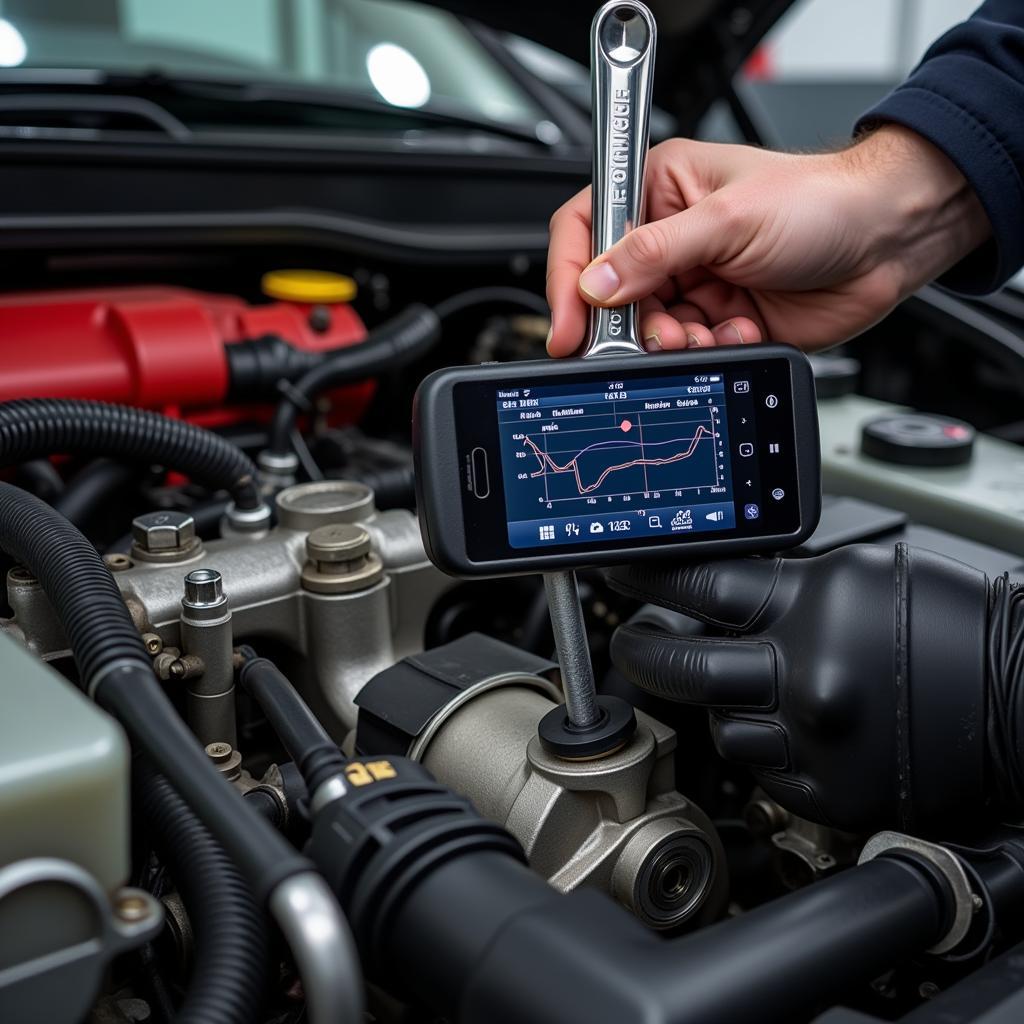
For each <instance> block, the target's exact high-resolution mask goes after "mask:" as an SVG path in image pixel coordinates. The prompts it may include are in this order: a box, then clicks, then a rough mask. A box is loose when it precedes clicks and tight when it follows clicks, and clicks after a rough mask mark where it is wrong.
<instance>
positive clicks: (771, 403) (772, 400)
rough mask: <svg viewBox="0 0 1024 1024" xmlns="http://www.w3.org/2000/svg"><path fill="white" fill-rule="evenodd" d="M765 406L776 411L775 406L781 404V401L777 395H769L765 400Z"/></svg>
mask: <svg viewBox="0 0 1024 1024" xmlns="http://www.w3.org/2000/svg"><path fill="white" fill-rule="evenodd" d="M764 404H765V405H767V406H768V408H769V409H774V408H775V406H777V405H778V404H779V400H778V398H777V397H776V396H775V395H768V396H767V397H766V398H765V400H764Z"/></svg>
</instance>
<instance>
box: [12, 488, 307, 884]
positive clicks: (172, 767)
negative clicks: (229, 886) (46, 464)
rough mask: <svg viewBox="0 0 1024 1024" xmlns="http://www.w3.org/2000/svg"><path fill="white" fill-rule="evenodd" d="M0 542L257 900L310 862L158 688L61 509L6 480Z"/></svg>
mask: <svg viewBox="0 0 1024 1024" xmlns="http://www.w3.org/2000/svg"><path fill="white" fill-rule="evenodd" d="M0 548H2V549H3V550H5V551H6V552H7V553H8V554H10V555H11V556H13V557H14V558H15V559H16V560H17V561H18V562H19V563H20V564H21V565H23V566H24V567H25V568H27V569H28V570H29V571H30V572H31V573H32V574H33V575H34V576H35V577H36V578H37V579H38V580H39V582H40V585H41V586H42V589H43V592H44V593H45V594H46V596H47V597H48V598H49V600H50V603H51V604H52V605H53V609H54V612H55V613H56V615H57V619H58V621H59V622H60V624H61V626H62V627H63V629H64V634H65V636H66V637H67V638H68V643H69V645H70V647H71V651H72V653H73V655H74V658H75V663H76V665H77V667H78V674H79V680H80V685H81V687H82V688H83V689H84V690H86V692H87V693H89V694H90V696H93V697H94V699H95V700H96V702H97V703H98V704H100V705H101V706H102V707H104V708H105V709H106V710H108V711H109V712H110V713H111V714H112V715H113V716H114V717H115V718H117V719H118V721H120V722H121V724H122V725H123V726H124V727H125V729H126V731H127V732H128V735H129V736H130V737H131V739H132V742H133V744H135V746H136V747H137V748H141V750H142V751H144V752H145V753H146V754H148V755H149V756H150V758H151V759H152V761H153V762H154V763H155V765H156V767H157V768H158V769H159V770H160V771H161V772H163V774H164V775H166V776H167V777H168V778H169V779H170V780H171V782H172V784H173V785H174V787H175V789H176V790H177V791H178V792H179V793H180V794H181V796H182V797H183V798H184V799H185V801H186V802H187V803H188V804H189V806H190V807H191V808H192V809H193V811H195V813H196V814H198V815H199V817H200V818H201V819H202V821H203V823H204V824H205V825H206V826H207V828H209V829H210V831H211V832H212V833H213V834H214V835H215V836H216V837H217V839H218V840H219V841H220V842H221V843H222V844H223V845H224V848H225V849H226V850H227V851H228V853H229V854H230V855H231V857H232V859H233V860H234V861H235V863H236V864H237V865H238V867H239V869H240V870H241V871H242V873H243V875H244V876H245V878H246V881H247V882H248V883H249V885H250V886H251V887H252V888H253V890H255V892H256V895H257V897H258V899H259V900H261V901H263V900H266V899H268V898H269V896H270V894H271V892H272V891H273V890H274V888H275V887H276V886H277V885H278V884H279V883H280V882H282V881H283V880H284V879H285V878H288V877H290V876H291V875H294V874H298V873H299V872H302V871H307V870H309V869H310V867H311V865H310V863H309V861H307V860H306V859H305V858H304V857H302V856H300V855H299V854H298V853H297V852H296V851H295V850H294V849H292V847H291V846H290V845H289V844H288V843H287V842H286V841H285V840H284V839H283V838H282V837H281V836H280V835H278V833H277V832H275V831H274V829H273V828H272V827H271V825H269V824H268V823H267V822H266V821H265V820H264V819H263V818H262V817H261V816H260V815H259V814H258V813H257V812H256V811H255V810H254V809H253V808H252V807H250V806H248V805H247V804H246V803H245V802H244V801H243V799H242V798H241V796H240V795H239V794H238V793H237V792H235V790H234V789H232V787H231V786H230V785H228V784H227V783H226V782H225V781H224V779H223V777H222V776H221V775H220V773H219V772H218V771H217V769H216V768H214V767H213V764H212V763H211V762H210V759H209V758H208V757H207V756H206V753H205V751H204V750H203V748H202V747H201V746H200V745H199V743H198V742H197V740H196V738H195V737H194V736H193V735H192V733H191V732H190V731H189V729H188V727H187V726H186V725H185V723H184V722H183V721H182V720H181V718H180V717H179V716H178V714H177V712H176V711H175V710H174V708H173V706H172V705H171V703H170V701H169V700H168V699H167V697H166V696H165V695H164V693H163V691H162V690H161V689H160V687H159V685H158V683H157V680H156V676H155V675H154V674H153V668H152V665H151V663H150V660H149V656H148V655H147V654H146V651H145V648H144V647H143V645H142V639H141V638H140V636H139V632H138V630H137V629H136V628H135V625H134V624H133V622H132V620H131V616H130V615H129V614H128V609H127V608H126V607H125V603H124V600H123V599H122V597H121V592H120V590H118V587H117V584H116V583H115V582H114V578H113V576H111V574H110V570H109V569H108V568H107V567H106V566H105V565H104V564H103V562H102V560H101V559H100V556H99V555H98V554H97V552H96V550H95V548H93V546H92V545H91V544H90V543H89V542H88V541H87V540H86V539H85V537H83V536H82V534H81V533H80V532H79V531H78V530H77V529H76V528H75V527H74V526H72V525H71V524H70V523H69V522H68V521H67V520H66V519H65V518H64V517H63V516H61V515H60V514H59V513H57V512H55V511H54V510H53V509H52V508H50V506H49V505H47V504H45V503H44V502H42V501H40V500H39V499H38V498H36V497H33V496H32V495H31V494H28V493H27V492H25V491H23V490H21V489H20V488H18V487H14V486H13V485H11V484H7V483H2V482H0Z"/></svg>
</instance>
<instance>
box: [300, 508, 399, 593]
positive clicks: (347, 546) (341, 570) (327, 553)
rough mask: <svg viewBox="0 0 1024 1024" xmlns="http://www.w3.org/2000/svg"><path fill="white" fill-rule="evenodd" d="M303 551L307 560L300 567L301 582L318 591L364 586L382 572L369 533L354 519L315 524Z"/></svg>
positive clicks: (348, 590)
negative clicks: (323, 524)
mask: <svg viewBox="0 0 1024 1024" xmlns="http://www.w3.org/2000/svg"><path fill="white" fill-rule="evenodd" d="M306 555H307V556H308V558H309V561H308V562H307V563H306V565H305V567H304V568H303V570H302V585H303V586H304V587H305V588H306V589H307V590H311V591H313V592H314V593H317V594H344V593H349V592H351V591H354V590H363V589H365V588H366V587H370V586H373V584H375V583H376V582H377V581H378V580H379V579H380V578H381V576H382V575H383V572H384V567H383V565H381V561H380V559H379V558H378V557H377V556H376V555H375V554H374V553H373V550H372V545H371V543H370V535H369V533H367V531H366V530H365V529H363V527H362V526H359V525H358V524H357V523H331V524H329V525H327V526H318V527H317V528H316V529H315V530H313V531H312V532H311V533H310V534H309V536H308V537H307V538H306Z"/></svg>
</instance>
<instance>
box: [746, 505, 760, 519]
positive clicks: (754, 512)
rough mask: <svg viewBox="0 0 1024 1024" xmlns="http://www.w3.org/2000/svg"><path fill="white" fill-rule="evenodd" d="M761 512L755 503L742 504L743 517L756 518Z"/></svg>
mask: <svg viewBox="0 0 1024 1024" xmlns="http://www.w3.org/2000/svg"><path fill="white" fill-rule="evenodd" d="M760 514H761V510H760V509H759V508H758V507H757V506H756V505H744V506H743V518H744V519H756V518H757V517H758V516H759V515H760Z"/></svg>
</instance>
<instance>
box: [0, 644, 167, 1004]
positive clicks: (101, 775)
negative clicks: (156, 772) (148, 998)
mask: <svg viewBox="0 0 1024 1024" xmlns="http://www.w3.org/2000/svg"><path fill="white" fill-rule="evenodd" d="M0 704H2V706H3V708H4V713H3V715H2V716H0V1020H2V1021H3V1022H4V1024H29V1022H35V1021H43V1020H45V1021H47V1022H48V1024H50V1022H52V1024H78V1021H80V1020H81V1019H82V1018H83V1017H84V1015H85V1013H86V1012H87V1011H88V1008H89V1006H90V1005H91V1004H92V1002H93V1000H94V999H95V996H96V992H97V991H98V989H99V986H100V982H101V980H102V978H103V976H104V973H105V971H106V968H107V965H108V964H109V962H110V961H111V959H112V958H113V957H115V956H117V955H118V954H120V953H123V952H125V951H127V950H128V949H131V948H134V947H135V946H138V945H140V944H141V943H142V942H144V941H146V940H148V939H150V938H152V937H153V936H154V935H155V934H156V932H158V931H159V930H160V927H161V924H162V921H163V914H162V911H161V909H160V906H159V904H158V903H156V901H155V900H154V899H153V898H152V897H151V896H149V895H148V894H147V893H144V892H140V891H138V890H134V889H128V888H124V883H125V881H126V879H127V877H128V845H129V834H128V760H129V759H128V744H127V741H126V740H125V738H124V735H123V734H122V732H121V730H120V728H119V727H118V725H117V724H116V723H115V722H114V720H113V719H111V718H110V717H109V716H107V715H105V714H103V713H102V712H101V711H99V710H97V709H96V708H95V707H93V706H92V704H90V703H89V702H88V701H87V700H86V699H85V698H84V697H83V696H82V695H81V694H79V693H77V692H76V691H75V690H74V688H73V687H72V686H71V684H69V683H68V682H67V681H66V680H64V679H62V678H60V676H58V675H57V674H56V673H55V672H53V670H52V669H50V668H48V667H47V666H46V665H44V664H42V663H41V662H40V661H39V660H38V659H36V658H34V657H32V655H30V654H28V653H27V652H26V651H25V650H24V649H23V648H22V647H21V646H20V645H19V644H18V643H16V642H15V641H14V640H12V639H11V638H10V637H7V636H0Z"/></svg>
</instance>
